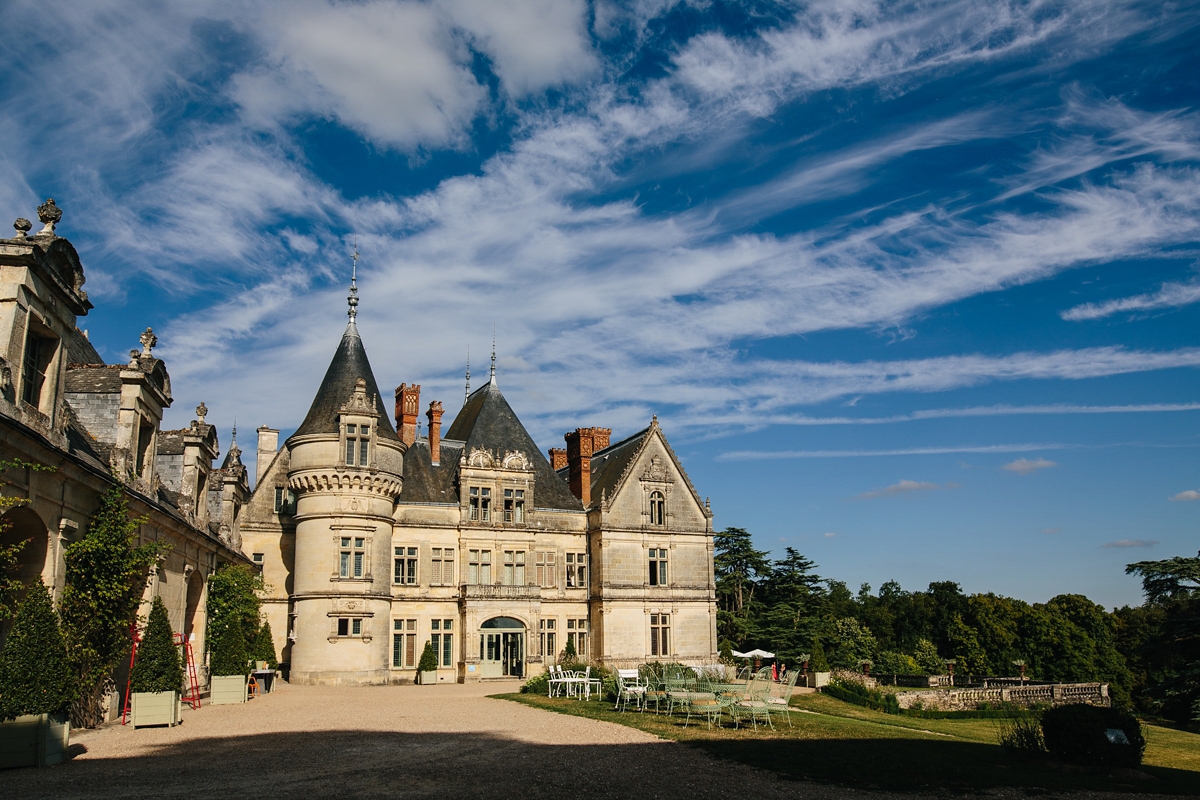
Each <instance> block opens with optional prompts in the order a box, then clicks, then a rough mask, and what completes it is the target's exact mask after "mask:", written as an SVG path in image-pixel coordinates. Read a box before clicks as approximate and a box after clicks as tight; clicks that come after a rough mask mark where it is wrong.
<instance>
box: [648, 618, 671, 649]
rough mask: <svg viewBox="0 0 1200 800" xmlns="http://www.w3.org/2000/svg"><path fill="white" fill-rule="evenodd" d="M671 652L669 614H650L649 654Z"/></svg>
mask: <svg viewBox="0 0 1200 800" xmlns="http://www.w3.org/2000/svg"><path fill="white" fill-rule="evenodd" d="M670 654H671V615H670V614H651V615H650V655H652V656H666V655H670Z"/></svg>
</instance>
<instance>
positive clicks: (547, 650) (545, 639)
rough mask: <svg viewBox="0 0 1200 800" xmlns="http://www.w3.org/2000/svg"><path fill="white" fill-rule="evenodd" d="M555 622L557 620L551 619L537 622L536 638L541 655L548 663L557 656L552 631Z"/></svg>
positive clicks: (553, 631)
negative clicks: (540, 647)
mask: <svg viewBox="0 0 1200 800" xmlns="http://www.w3.org/2000/svg"><path fill="white" fill-rule="evenodd" d="M556 622H557V620H553V619H539V620H538V638H539V640H540V642H541V646H542V655H543V656H545V657H546V659H547V660H549V661H554V660H555V657H556V656H557V655H558V648H557V647H556V640H555V636H556V631H555V630H554V628H555V623H556Z"/></svg>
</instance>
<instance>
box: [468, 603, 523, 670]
mask: <svg viewBox="0 0 1200 800" xmlns="http://www.w3.org/2000/svg"><path fill="white" fill-rule="evenodd" d="M480 628H481V630H480V633H479V660H480V662H481V663H480V666H481V671H482V675H481V677H484V678H523V677H525V626H524V625H522V624H521V621H520V620H517V619H513V618H512V617H492V618H491V619H489V620H488V621H487V622H485V623H483V625H481V626H480Z"/></svg>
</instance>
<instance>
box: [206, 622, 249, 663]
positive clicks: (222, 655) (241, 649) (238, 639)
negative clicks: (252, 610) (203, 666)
mask: <svg viewBox="0 0 1200 800" xmlns="http://www.w3.org/2000/svg"><path fill="white" fill-rule="evenodd" d="M209 631H210V633H209V643H208V646H209V650H210V651H211V653H212V657H211V658H210V659H209V668H210V669H211V670H212V674H213V675H249V674H250V657H249V656H248V655H247V654H246V636H245V634H244V633H242V621H241V618H240V617H239V616H237V615H230V616H228V617H227V618H226V619H225V620H224V622H223V623H221V624H218V625H216V626H212V625H209Z"/></svg>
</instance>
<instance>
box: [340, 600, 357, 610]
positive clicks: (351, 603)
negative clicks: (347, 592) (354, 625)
mask: <svg viewBox="0 0 1200 800" xmlns="http://www.w3.org/2000/svg"><path fill="white" fill-rule="evenodd" d="M343 606H344V607H345V609H346V610H347V611H357V610H358V606H359V602H358V601H357V600H347V601H346V602H345V603H344V604H343Z"/></svg>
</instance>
